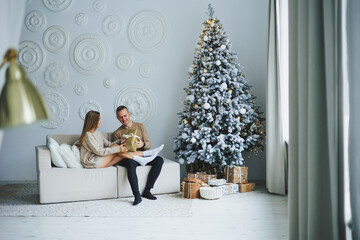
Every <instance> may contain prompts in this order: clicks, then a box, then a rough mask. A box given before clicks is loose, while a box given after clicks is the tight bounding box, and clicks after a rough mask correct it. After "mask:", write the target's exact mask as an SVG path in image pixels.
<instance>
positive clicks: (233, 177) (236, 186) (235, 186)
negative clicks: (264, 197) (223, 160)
mask: <svg viewBox="0 0 360 240" xmlns="http://www.w3.org/2000/svg"><path fill="white" fill-rule="evenodd" d="M217 177H218V176H217V175H216V174H208V173H206V172H197V173H188V177H187V178H185V179H184V181H183V182H182V183H181V191H182V192H183V197H184V198H190V199H193V198H199V197H203V198H205V199H216V198H219V195H218V194H215V195H216V196H215V195H214V194H213V196H214V198H209V197H208V196H200V193H201V192H204V193H205V192H206V194H207V195H208V193H209V192H210V191H212V190H213V191H217V192H219V190H217V189H219V188H220V189H221V192H222V195H228V194H235V193H238V192H240V193H243V192H250V191H255V183H248V168H247V167H241V166H233V167H229V166H226V167H225V168H224V173H223V177H224V178H220V179H218V178H217ZM201 188H207V189H206V191H200V189H201ZM203 190H205V189H203ZM210 195H211V194H210Z"/></svg>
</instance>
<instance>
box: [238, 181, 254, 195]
mask: <svg viewBox="0 0 360 240" xmlns="http://www.w3.org/2000/svg"><path fill="white" fill-rule="evenodd" d="M251 191H255V183H244V184H239V192H241V193H243V192H251Z"/></svg>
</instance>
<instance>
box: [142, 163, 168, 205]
mask: <svg viewBox="0 0 360 240" xmlns="http://www.w3.org/2000/svg"><path fill="white" fill-rule="evenodd" d="M163 164H164V159H163V158H162V157H160V156H157V157H156V158H155V159H154V160H152V161H151V162H149V163H147V164H146V165H150V166H152V167H151V170H150V172H149V175H148V179H147V182H146V187H145V190H144V192H143V194H142V196H143V197H146V198H148V199H151V200H155V199H156V197H155V196H154V195H152V194H151V192H150V189H151V188H153V187H154V184H155V181H156V179H157V178H158V177H159V175H160V172H161V168H162V165H163Z"/></svg>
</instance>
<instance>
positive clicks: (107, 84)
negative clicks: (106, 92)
mask: <svg viewBox="0 0 360 240" xmlns="http://www.w3.org/2000/svg"><path fill="white" fill-rule="evenodd" d="M103 84H104V87H106V88H112V87H113V86H114V85H115V80H114V79H113V78H105V79H104V81H103Z"/></svg>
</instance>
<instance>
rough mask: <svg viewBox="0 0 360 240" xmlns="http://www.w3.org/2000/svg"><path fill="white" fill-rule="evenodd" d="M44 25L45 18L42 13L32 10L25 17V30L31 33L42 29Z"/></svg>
mask: <svg viewBox="0 0 360 240" xmlns="http://www.w3.org/2000/svg"><path fill="white" fill-rule="evenodd" d="M45 24H46V19H45V16H44V14H43V13H42V12H40V11H37V10H33V11H31V12H29V13H28V14H27V15H26V17H25V25H26V27H27V29H29V30H30V31H32V32H36V31H39V30H41V29H43V28H44V26H45Z"/></svg>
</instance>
